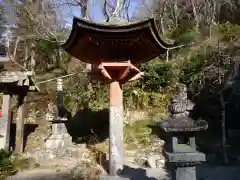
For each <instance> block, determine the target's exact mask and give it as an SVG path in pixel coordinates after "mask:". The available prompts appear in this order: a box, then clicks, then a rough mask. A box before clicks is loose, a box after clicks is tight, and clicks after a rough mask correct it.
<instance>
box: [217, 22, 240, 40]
mask: <svg viewBox="0 0 240 180" xmlns="http://www.w3.org/2000/svg"><path fill="white" fill-rule="evenodd" d="M219 31H220V32H221V33H222V34H223V38H222V40H223V41H232V40H234V39H236V38H239V37H240V25H237V24H231V23H224V24H220V25H219Z"/></svg>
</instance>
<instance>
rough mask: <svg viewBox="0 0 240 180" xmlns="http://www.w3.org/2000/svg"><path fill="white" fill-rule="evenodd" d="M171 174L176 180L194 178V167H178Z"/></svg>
mask: <svg viewBox="0 0 240 180" xmlns="http://www.w3.org/2000/svg"><path fill="white" fill-rule="evenodd" d="M172 176H173V177H172V179H176V180H196V179H197V176H196V167H178V168H177V169H176V170H175V171H174V172H173V173H172Z"/></svg>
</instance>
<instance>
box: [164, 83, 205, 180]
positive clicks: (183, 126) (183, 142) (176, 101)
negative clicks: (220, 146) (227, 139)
mask: <svg viewBox="0 0 240 180" xmlns="http://www.w3.org/2000/svg"><path fill="white" fill-rule="evenodd" d="M193 107H194V104H193V103H192V102H191V101H190V100H188V99H187V88H186V86H185V85H183V84H181V85H179V89H178V93H177V94H176V95H175V96H173V98H172V100H171V104H170V106H169V112H170V118H169V119H168V120H165V121H163V122H161V123H160V128H161V129H162V130H163V131H164V132H165V133H166V134H167V138H168V139H167V141H166V143H165V147H164V156H165V157H166V163H167V164H166V165H167V167H168V168H169V169H170V170H171V171H172V179H175V180H196V178H197V177H196V165H198V164H201V163H202V162H205V161H206V155H205V154H204V153H201V152H199V151H197V148H196V142H195V138H196V133H197V132H199V131H205V130H206V129H207V128H208V124H207V122H206V121H204V120H201V119H199V120H193V119H192V118H191V111H192V110H193Z"/></svg>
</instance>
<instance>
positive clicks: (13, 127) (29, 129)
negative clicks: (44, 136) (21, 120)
mask: <svg viewBox="0 0 240 180" xmlns="http://www.w3.org/2000/svg"><path fill="white" fill-rule="evenodd" d="M37 127H38V125H37V124H24V137H23V150H24V148H25V146H26V143H27V138H28V136H29V135H30V134H31V133H33V132H34V131H35V129H36V128H37ZM10 134H11V136H10V147H11V148H12V149H15V143H16V124H11V127H10Z"/></svg>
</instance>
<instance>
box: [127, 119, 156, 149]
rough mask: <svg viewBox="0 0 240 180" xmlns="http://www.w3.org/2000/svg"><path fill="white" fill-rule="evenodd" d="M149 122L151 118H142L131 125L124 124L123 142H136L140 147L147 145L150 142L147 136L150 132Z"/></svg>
mask: <svg viewBox="0 0 240 180" xmlns="http://www.w3.org/2000/svg"><path fill="white" fill-rule="evenodd" d="M151 124H152V121H151V120H142V121H139V122H135V123H134V124H132V125H129V124H128V125H126V126H125V127H124V142H125V143H126V144H136V145H139V146H142V147H148V146H149V145H150V144H151V140H150V138H149V137H150V135H151V132H152V131H151V128H150V127H149V125H151ZM139 146H138V147H139ZM140 148H141V147H140Z"/></svg>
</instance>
